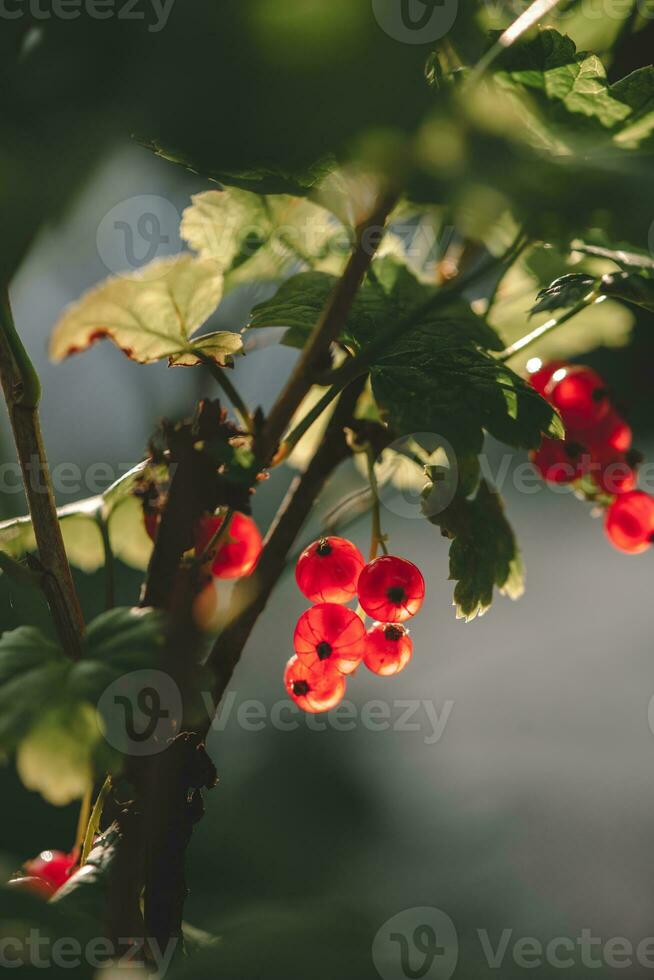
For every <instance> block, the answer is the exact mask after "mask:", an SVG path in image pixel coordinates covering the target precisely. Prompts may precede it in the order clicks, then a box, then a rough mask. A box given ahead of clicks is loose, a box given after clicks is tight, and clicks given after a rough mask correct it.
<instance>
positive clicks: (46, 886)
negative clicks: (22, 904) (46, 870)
mask: <svg viewBox="0 0 654 980" xmlns="http://www.w3.org/2000/svg"><path fill="white" fill-rule="evenodd" d="M7 885H8V886H9V888H17V889H18V891H21V892H29V893H30V894H31V895H36V897H37V898H43V899H45V901H46V902H47V900H48V899H49V898H52V896H53V895H54V893H55V887H54V885H51V884H50V882H49V881H46V880H45V878H36V877H33V876H29V877H25V878H12V879H11V881H8V882H7Z"/></svg>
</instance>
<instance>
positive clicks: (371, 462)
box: [366, 448, 388, 561]
mask: <svg viewBox="0 0 654 980" xmlns="http://www.w3.org/2000/svg"><path fill="white" fill-rule="evenodd" d="M366 461H367V464H368V482H369V483H370V492H371V494H372V533H371V536H370V557H369V561H374V559H375V558H376V557H377V552H378V551H379V549H380V548H381V550H382V552H383V553H384V554H385V555H387V554H388V548H387V547H386V535H385V534H384V532H383V530H382V525H381V499H380V497H379V484H378V483H377V474H376V473H375V452H374V450H373V449H372V448H369V449H368V451H367V452H366Z"/></svg>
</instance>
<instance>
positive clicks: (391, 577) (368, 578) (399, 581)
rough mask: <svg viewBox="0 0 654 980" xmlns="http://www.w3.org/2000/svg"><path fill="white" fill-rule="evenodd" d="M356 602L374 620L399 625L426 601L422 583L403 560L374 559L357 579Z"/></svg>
mask: <svg viewBox="0 0 654 980" xmlns="http://www.w3.org/2000/svg"><path fill="white" fill-rule="evenodd" d="M358 592H359V602H360V603H361V606H362V608H363V609H364V610H365V611H366V612H367V613H368V615H369V616H372V617H373V618H374V619H378V620H380V622H383V623H401V622H403V621H404V620H405V619H410V618H411V616H415V614H416V613H417V612H418V610H419V609H420V607H421V605H422V601H423V599H424V598H425V580H424V578H423V577H422V575H421V573H420V571H419V569H417V568H416V566H415V565H414V564H413V563H412V562H410V561H407V560H406V558H397V557H395V556H394V555H383V556H382V557H381V558H375V560H374V561H371V562H370V564H369V565H366V567H365V568H364V569H363V571H362V572H361V575H360V576H359V586H358Z"/></svg>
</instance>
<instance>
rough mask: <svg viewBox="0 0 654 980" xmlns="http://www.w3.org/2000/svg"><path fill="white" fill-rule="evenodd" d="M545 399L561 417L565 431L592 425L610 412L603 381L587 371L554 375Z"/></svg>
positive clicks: (563, 370) (574, 369)
mask: <svg viewBox="0 0 654 980" xmlns="http://www.w3.org/2000/svg"><path fill="white" fill-rule="evenodd" d="M545 395H546V396H547V398H548V399H549V401H550V402H551V403H552V405H554V407H555V408H556V409H557V410H558V412H559V413H560V415H561V418H562V419H563V422H564V424H565V425H566V427H567V428H569V429H573V430H577V429H587V428H589V427H590V426H592V425H595V424H596V423H597V422H600V421H601V420H602V419H603V418H605V417H606V416H607V415H608V413H609V409H610V402H609V393H608V390H607V387H606V385H605V383H604V381H603V380H602V379H601V378H600V376H599V374H596V373H595V371H592V370H591V369H590V368H587V367H567V368H561V369H560V370H559V371H555V372H554V374H553V375H552V377H551V379H550V381H549V384H548V385H547V387H546V389H545Z"/></svg>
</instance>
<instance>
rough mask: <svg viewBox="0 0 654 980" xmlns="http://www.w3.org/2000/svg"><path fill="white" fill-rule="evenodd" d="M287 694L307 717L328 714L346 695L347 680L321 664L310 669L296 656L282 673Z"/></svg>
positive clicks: (332, 668) (326, 665)
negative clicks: (326, 712)
mask: <svg viewBox="0 0 654 980" xmlns="http://www.w3.org/2000/svg"><path fill="white" fill-rule="evenodd" d="M284 686H285V687H286V693H287V694H288V695H289V697H290V698H292V699H293V701H294V702H295V703H296V704H297V705H298V707H300V708H301V709H302V711H306V712H308V713H309V714H318V713H319V712H321V711H330V710H331V709H332V708H335V707H336V706H337V705H338V704H340V703H341V701H342V700H343V697H344V696H345V689H346V680H345V677H344V676H343V674H341V673H340V672H339V671H338V670H335V669H334V667H332V666H330V665H329V664H321V665H320V666H319V667H317V668H314V669H313V670H312V669H310V668H309V667H307V666H306V664H303V663H302V661H301V660H299V659H298V658H297V657H291V659H290V660H289V661H288V663H287V664H286V670H285V671H284Z"/></svg>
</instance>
